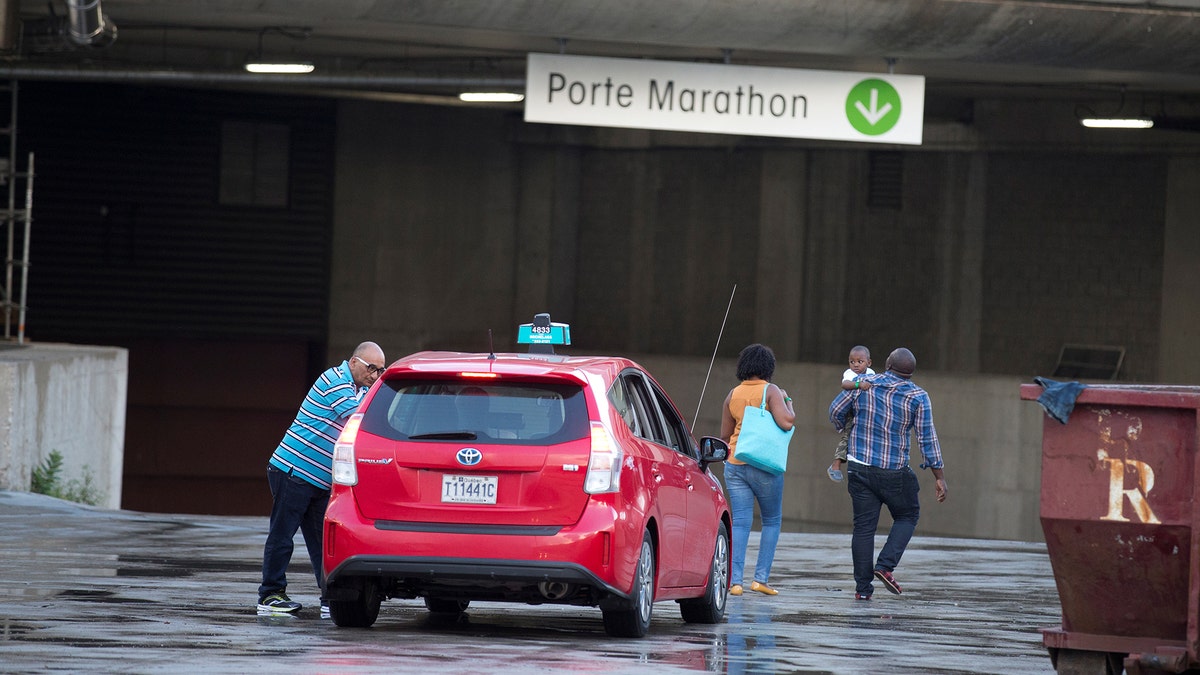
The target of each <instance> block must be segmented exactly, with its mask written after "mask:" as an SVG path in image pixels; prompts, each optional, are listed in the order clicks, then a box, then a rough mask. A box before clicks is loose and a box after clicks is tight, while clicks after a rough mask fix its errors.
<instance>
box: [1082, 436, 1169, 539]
mask: <svg viewBox="0 0 1200 675" xmlns="http://www.w3.org/2000/svg"><path fill="white" fill-rule="evenodd" d="M1096 456H1097V457H1099V458H1100V464H1102V465H1107V466H1108V472H1109V473H1108V476H1109V480H1108V514H1107V515H1104V516H1101V517H1100V520H1117V521H1121V522H1129V519H1128V518H1126V517H1125V515H1124V514H1123V513H1122V512H1123V510H1124V508H1123V507H1124V506H1125V500H1126V499H1128V500H1129V504H1130V506H1132V507H1133V512H1134V513H1135V514H1137V517H1138V520H1140V521H1142V522H1143V523H1158V522H1160V521H1159V520H1158V516H1156V515H1154V511H1153V510H1151V509H1150V503H1149V502H1147V501H1146V496H1147V495H1149V494H1150V491H1151V490H1153V489H1154V469H1151V468H1150V465H1149V464H1146V463H1145V462H1139V461H1137V460H1136V459H1115V458H1112V457H1109V456H1108V453H1107V452H1105V451H1103V450H1097V451H1096ZM1127 471H1129V472H1133V473H1134V474H1135V475H1136V476H1137V484H1136V485H1135V486H1134V487H1132V488H1129V489H1125V473H1126V472H1127Z"/></svg>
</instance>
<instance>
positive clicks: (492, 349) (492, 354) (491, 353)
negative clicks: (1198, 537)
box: [488, 328, 496, 361]
mask: <svg viewBox="0 0 1200 675" xmlns="http://www.w3.org/2000/svg"><path fill="white" fill-rule="evenodd" d="M495 360H496V345H495V344H494V343H493V342H492V329H491V328H489V329H488V361H495Z"/></svg>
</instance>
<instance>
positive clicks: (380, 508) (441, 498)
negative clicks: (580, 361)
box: [354, 374, 591, 526]
mask: <svg viewBox="0 0 1200 675" xmlns="http://www.w3.org/2000/svg"><path fill="white" fill-rule="evenodd" d="M585 396H586V393H585V390H584V388H583V387H582V386H581V385H579V384H577V383H574V382H563V381H561V380H560V381H553V382H547V381H542V382H536V381H528V380H521V379H506V378H502V377H497V378H493V379H491V380H489V381H487V382H485V383H480V382H477V381H471V380H462V379H431V378H429V377H428V376H427V375H425V374H422V375H420V376H414V377H409V378H390V379H389V380H388V381H386V382H384V383H382V384H381V385H380V386H379V387H378V388H377V389H376V390H375V392H374V395H373V398H372V399H371V401H370V402H369V405H368V406H367V409H366V412H365V414H364V419H363V423H362V426H361V427H360V429H359V432H358V435H357V437H356V439H355V442H354V459H355V465H356V468H357V470H358V484H357V485H356V486H355V489H354V496H355V500H356V503H357V505H358V509H359V511H360V512H361V513H362V514H363V516H365V517H367V518H370V519H374V520H383V521H392V522H397V523H403V522H414V523H453V524H479V525H501V526H503V525H509V526H563V525H570V524H572V523H574V522H576V521H577V520H578V519H579V517H580V515H581V513H582V512H583V509H584V506H585V505H586V503H587V499H588V495H587V494H586V493H585V492H584V490H583V484H584V477H585V475H586V472H587V465H588V457H589V454H590V452H591V433H590V423H589V420H588V412H587V409H588V407H587V404H586V400H585Z"/></svg>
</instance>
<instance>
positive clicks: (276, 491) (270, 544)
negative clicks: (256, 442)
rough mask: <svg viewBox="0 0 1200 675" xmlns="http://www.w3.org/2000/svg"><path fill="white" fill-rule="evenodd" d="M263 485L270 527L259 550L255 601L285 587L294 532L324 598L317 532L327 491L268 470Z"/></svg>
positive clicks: (302, 480)
mask: <svg viewBox="0 0 1200 675" xmlns="http://www.w3.org/2000/svg"><path fill="white" fill-rule="evenodd" d="M267 482H268V483H269V484H270V486H271V497H272V498H273V499H274V502H273V503H272V504H271V526H270V530H269V531H268V532H267V543H266V546H264V547H263V571H262V585H261V586H259V587H258V599H259V600H262V599H263V598H265V597H267V596H268V595H270V594H272V593H277V592H279V591H282V590H284V589H286V588H287V567H288V564H289V563H290V562H291V561H292V550H293V549H294V548H295V543H294V540H295V538H296V530H300V531H301V532H303V533H304V545H305V547H307V548H308V558H309V560H310V561H312V567H313V574H315V575H316V577H317V586H318V587H320V588H321V598H322V600H323V599H324V597H325V580H324V578H323V576H322V574H321V530H322V527H323V526H324V524H325V507H326V506H328V505H329V490H324V489H322V488H319V487H317V486H316V485H313V484H312V483H309V482H308V481H306V480H304V479H302V478H297V477H295V476H289V475H288V474H286V473H284V472H282V471H280V470H279V469H276V468H275V467H273V466H272V467H270V468H268V469H267Z"/></svg>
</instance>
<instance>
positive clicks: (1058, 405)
mask: <svg viewBox="0 0 1200 675" xmlns="http://www.w3.org/2000/svg"><path fill="white" fill-rule="evenodd" d="M1033 381H1034V382H1037V383H1038V384H1040V385H1042V387H1043V388H1044V389H1045V391H1043V392H1042V395H1041V396H1039V397H1038V399H1037V402H1038V404H1039V405H1041V406H1042V408H1043V409H1044V410H1045V411H1046V414H1047V415H1049V416H1051V417H1053V418H1054V419H1056V420H1058V421H1059V422H1061V423H1062V424H1066V423H1067V418H1069V417H1070V416H1071V411H1072V410H1074V409H1075V399H1076V398H1078V397H1079V392H1081V391H1083V390H1084V389H1086V388H1087V385H1086V384H1080V383H1079V382H1056V381H1055V380H1051V379H1048V378H1045V377H1035V378H1033Z"/></svg>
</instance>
